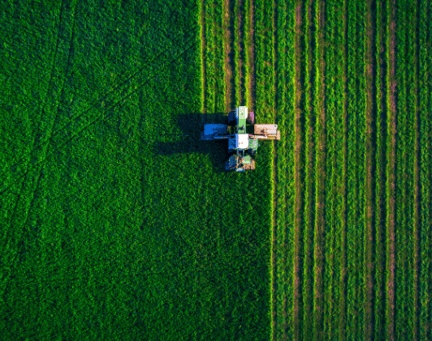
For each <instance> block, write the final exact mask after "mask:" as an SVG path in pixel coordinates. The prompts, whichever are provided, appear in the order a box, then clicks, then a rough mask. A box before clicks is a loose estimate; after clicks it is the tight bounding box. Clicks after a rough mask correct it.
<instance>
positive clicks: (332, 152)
mask: <svg viewBox="0 0 432 341" xmlns="http://www.w3.org/2000/svg"><path fill="white" fill-rule="evenodd" d="M335 7H336V1H333V0H332V1H327V2H326V8H325V16H326V23H325V40H326V41H328V42H330V44H328V45H327V46H326V48H325V78H326V82H325V85H326V86H325V102H324V103H325V105H326V119H325V127H326V132H327V134H326V179H327V180H326V181H325V194H326V195H325V228H324V260H325V266H324V269H323V272H324V274H323V275H324V279H323V288H324V293H323V296H324V297H323V298H324V309H323V319H324V321H323V333H324V334H323V335H324V339H325V340H332V339H335V338H336V336H335V335H337V331H336V330H335V329H336V326H337V322H336V321H335V311H337V303H338V301H337V300H336V297H337V293H336V290H337V283H338V282H337V277H338V275H337V274H338V273H340V272H339V271H340V268H339V271H338V263H337V256H338V254H337V246H338V242H339V241H338V240H337V238H338V237H339V236H338V235H337V232H338V231H337V216H336V215H337V213H336V212H337V210H336V206H337V195H338V193H337V184H336V181H335V179H336V176H337V173H336V155H337V148H340V147H336V143H337V141H336V138H337V135H336V129H337V119H338V113H337V111H336V106H337V100H336V91H335V87H336V76H337V70H336V64H337V61H336V60H335V58H336V49H335V43H336V41H335V33H336V32H335V31H336V30H335V26H336V22H335V18H336V8H335ZM321 43H322V42H321Z"/></svg>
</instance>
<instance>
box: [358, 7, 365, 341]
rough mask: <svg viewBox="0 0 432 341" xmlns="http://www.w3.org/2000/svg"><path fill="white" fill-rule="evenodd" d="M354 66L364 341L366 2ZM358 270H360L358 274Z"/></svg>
mask: <svg viewBox="0 0 432 341" xmlns="http://www.w3.org/2000/svg"><path fill="white" fill-rule="evenodd" d="M357 13H358V14H357V27H356V31H357V46H358V48H357V58H358V59H357V63H356V69H357V74H358V75H361V76H359V77H358V90H357V91H358V94H363V96H357V108H356V111H357V113H356V116H357V120H356V122H357V126H358V130H357V134H358V136H357V142H356V143H357V151H356V154H357V156H356V158H357V161H356V165H357V170H356V173H357V174H356V177H357V186H358V190H357V191H358V192H357V193H358V194H357V196H358V207H357V210H358V213H357V219H356V226H357V230H356V232H357V234H356V243H358V247H357V252H356V256H357V259H356V268H357V269H358V271H357V279H356V281H357V292H356V305H357V318H356V321H357V323H356V328H355V335H356V336H355V337H356V338H357V339H363V338H364V325H365V322H364V302H365V283H366V281H365V271H364V268H365V267H364V259H365V248H364V246H365V242H364V239H365V234H366V232H365V231H366V229H365V226H366V225H365V202H366V199H365V183H366V181H365V177H366V175H365V164H366V160H365V154H366V148H365V139H366V134H367V133H366V117H365V114H364V113H365V112H366V96H365V94H366V92H367V88H366V75H365V70H366V54H365V47H366V43H365V40H366V30H365V23H366V18H365V13H366V6H365V2H364V1H361V2H358V3H357ZM360 269H361V270H360Z"/></svg>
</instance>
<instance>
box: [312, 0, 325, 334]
mask: <svg viewBox="0 0 432 341" xmlns="http://www.w3.org/2000/svg"><path fill="white" fill-rule="evenodd" d="M314 6H315V16H314V25H315V28H316V29H315V34H314V41H315V51H314V69H315V83H314V85H315V88H314V92H315V94H314V107H315V111H316V115H317V118H316V130H315V146H316V173H315V224H314V267H313V269H314V285H313V286H314V307H313V310H314V313H313V316H314V319H313V320H314V324H313V326H314V339H315V340H323V339H324V333H323V316H324V299H325V298H324V293H323V291H324V287H323V277H324V246H325V244H324V229H325V223H326V221H325V209H326V207H325V195H326V193H325V183H326V181H327V177H326V153H327V150H326V142H327V141H326V132H327V131H326V110H325V102H324V101H325V90H326V87H325V82H326V81H327V79H326V75H325V69H326V61H325V49H324V29H325V21H326V18H325V3H324V2H323V1H316V2H315V4H314Z"/></svg>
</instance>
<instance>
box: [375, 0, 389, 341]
mask: <svg viewBox="0 0 432 341" xmlns="http://www.w3.org/2000/svg"><path fill="white" fill-rule="evenodd" d="M376 1H377V2H376V30H375V32H376V44H375V46H376V48H375V59H376V63H375V66H376V69H377V72H376V77H375V88H376V115H375V122H376V136H375V144H376V147H375V150H376V153H375V158H374V159H375V165H376V169H375V178H376V181H375V188H374V192H375V202H374V208H375V224H374V229H375V250H374V251H375V257H374V261H375V272H374V277H375V300H374V311H375V314H374V316H375V329H374V339H376V340H384V336H385V303H386V301H385V298H386V288H385V280H384V278H385V264H386V253H385V200H386V199H385V198H386V197H385V183H386V173H385V167H386V166H385V165H386V137H387V130H386V122H387V118H386V116H387V105H386V92H385V78H386V70H387V68H386V41H387V38H386V37H387V35H386V30H385V28H386V21H385V18H386V8H385V6H384V1H382V0H376Z"/></svg>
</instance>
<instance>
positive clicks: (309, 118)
mask: <svg viewBox="0 0 432 341" xmlns="http://www.w3.org/2000/svg"><path fill="white" fill-rule="evenodd" d="M304 8H305V14H304V16H303V17H304V24H303V33H304V45H303V48H304V50H303V64H304V69H305V76H304V84H303V89H304V92H305V99H304V112H305V121H304V129H305V166H304V167H305V191H304V200H305V206H304V211H303V212H304V213H303V214H304V222H305V223H304V241H303V242H304V255H303V338H304V339H305V340H309V339H312V338H313V325H314V321H313V318H314V316H313V245H314V241H313V230H314V229H313V226H314V221H315V217H314V212H315V209H314V199H315V193H314V189H315V186H314V185H315V153H314V152H315V146H314V131H315V117H316V112H315V111H314V109H313V97H312V95H313V94H312V91H313V87H314V84H315V83H314V73H313V57H312V56H313V51H314V41H313V39H312V29H311V27H312V25H313V18H314V6H313V2H312V0H307V1H306V3H305V6H304Z"/></svg>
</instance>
